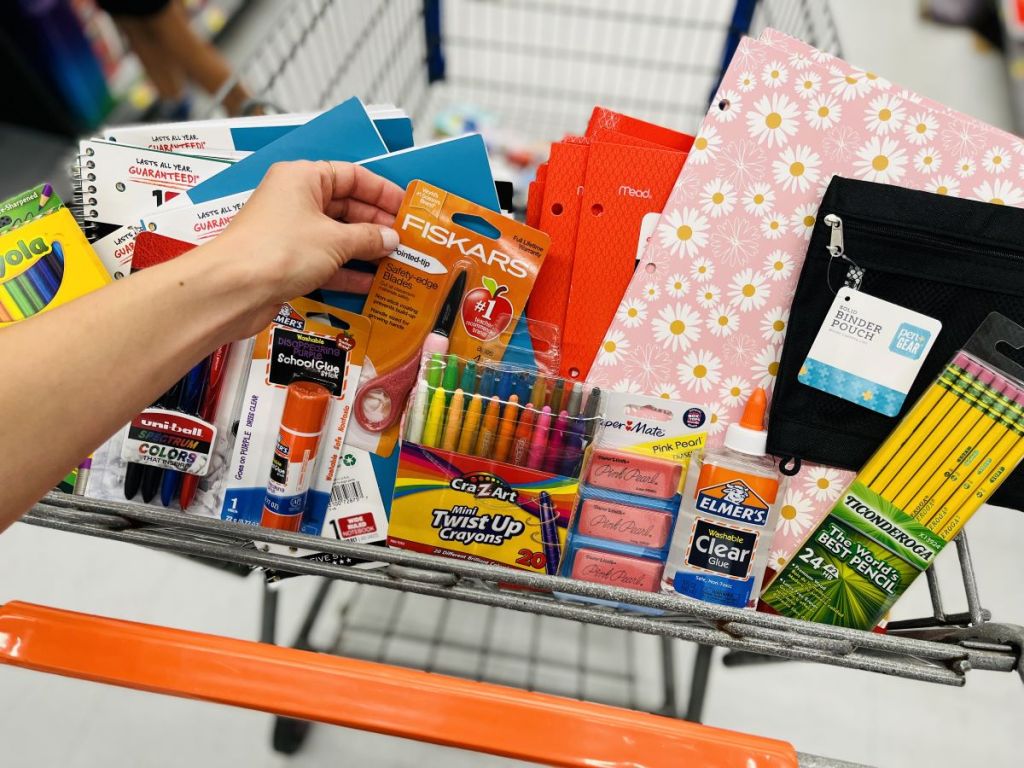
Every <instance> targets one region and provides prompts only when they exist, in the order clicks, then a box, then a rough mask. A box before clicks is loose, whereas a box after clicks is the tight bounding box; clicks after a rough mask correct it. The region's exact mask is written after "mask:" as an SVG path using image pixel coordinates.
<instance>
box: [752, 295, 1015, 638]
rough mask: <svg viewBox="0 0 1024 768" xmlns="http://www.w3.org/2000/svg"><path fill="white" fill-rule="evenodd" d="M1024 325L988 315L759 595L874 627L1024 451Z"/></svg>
mask: <svg viewBox="0 0 1024 768" xmlns="http://www.w3.org/2000/svg"><path fill="white" fill-rule="evenodd" d="M1003 345H1008V347H1007V348H1011V349H1014V350H1018V351H1019V350H1021V349H1022V348H1024V327H1021V326H1019V325H1017V324H1016V323H1014V322H1012V321H1011V320H1009V319H1008V318H1006V317H1004V316H1003V315H999V314H997V313H992V314H991V315H989V316H988V318H986V320H985V321H984V322H983V323H982V324H981V326H980V327H979V328H978V330H977V331H976V332H975V333H974V335H973V336H972V337H971V339H970V340H969V341H968V342H967V344H966V345H965V346H964V348H963V350H962V351H961V352H959V353H957V354H956V355H955V356H954V358H953V360H951V361H950V363H949V364H948V365H947V366H946V369H945V370H944V371H943V372H942V374H941V375H940V376H939V378H938V379H937V380H936V381H935V382H934V383H933V384H932V386H931V387H929V388H928V389H926V390H925V392H924V393H923V394H922V395H921V397H920V398H919V399H918V400H917V402H916V403H915V404H914V406H913V407H912V408H911V409H910V410H909V411H908V412H907V414H906V416H904V417H903V419H901V421H900V423H899V425H898V426H897V427H896V429H895V430H894V431H893V432H892V433H891V434H890V435H889V437H888V438H887V439H886V440H885V442H884V443H883V444H882V445H881V447H880V448H879V449H878V450H877V451H876V452H875V453H874V455H873V456H872V457H871V459H870V460H869V461H868V463H867V464H866V465H865V466H864V467H863V468H862V469H861V470H860V472H859V473H858V474H857V477H856V478H855V479H854V481H853V483H852V484H851V485H850V487H849V488H847V489H846V490H845V491H844V492H843V493H842V494H841V495H840V497H839V499H838V501H837V502H836V504H835V506H834V507H833V508H832V510H831V512H830V513H829V514H828V515H827V516H826V517H825V519H824V520H823V521H822V522H821V524H820V525H818V527H817V528H816V529H815V530H814V531H813V532H812V533H811V535H810V536H809V538H808V539H807V540H806V541H805V542H804V544H803V545H802V546H801V547H800V549H799V550H798V552H797V554H796V556H795V557H793V558H792V559H791V560H790V561H789V563H788V564H787V565H786V566H785V567H784V568H783V569H782V570H781V571H780V572H779V574H778V575H777V576H776V577H775V579H774V580H773V581H772V582H771V583H770V584H769V585H768V587H767V588H766V589H765V590H764V592H763V594H762V595H761V610H764V611H767V612H770V613H779V614H782V615H784V616H790V617H792V618H799V619H806V620H808V621H817V622H820V623H823V624H833V625H837V626H843V627H853V628H856V629H865V630H867V629H872V628H873V627H874V626H875V625H876V624H878V622H879V621H881V620H882V618H883V617H884V616H885V615H886V613H888V611H889V609H890V608H891V607H892V606H893V604H895V603H896V601H897V600H898V599H899V598H900V596H901V595H903V593H904V592H906V590H907V588H908V587H909V586H910V584H911V583H913V581H914V579H916V578H917V577H918V576H919V575H920V574H921V572H922V571H924V570H925V569H927V568H929V567H930V566H931V564H932V563H933V562H934V560H935V557H936V556H937V555H938V554H939V552H941V551H942V549H943V547H945V545H946V544H947V543H948V542H949V541H951V540H952V539H953V538H954V537H955V536H956V535H957V534H958V533H959V532H960V530H961V529H962V527H963V525H964V523H966V522H967V520H968V519H969V518H970V517H971V516H972V515H973V514H974V513H975V512H976V511H977V509H978V508H979V507H980V506H981V505H982V504H984V503H985V502H986V501H987V500H988V499H989V498H991V496H992V494H993V493H994V492H995V490H996V489H997V488H998V487H999V486H1000V485H1001V484H1002V483H1003V482H1004V481H1005V480H1006V478H1007V477H1008V476H1009V475H1010V473H1012V472H1013V471H1014V469H1015V468H1016V467H1017V465H1018V464H1019V463H1020V461H1021V459H1022V458H1024V367H1022V366H1021V365H1019V364H1017V363H1016V362H1014V360H1013V359H1011V358H1010V357H1009V356H1008V355H1007V354H1004V352H1003V351H1002V347H1003Z"/></svg>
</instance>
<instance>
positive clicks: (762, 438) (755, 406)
mask: <svg viewBox="0 0 1024 768" xmlns="http://www.w3.org/2000/svg"><path fill="white" fill-rule="evenodd" d="M767 409H768V394H767V393H766V392H765V391H764V389H762V388H761V387H758V388H757V389H755V390H754V391H753V393H751V395H750V398H749V399H748V400H747V405H746V407H745V408H744V409H743V416H742V417H740V420H739V421H738V422H736V423H735V424H730V425H729V429H727V430H726V432H725V447H726V448H729V449H731V450H733V451H739V452H740V453H746V454H748V455H750V456H766V455H767V453H768V451H767V445H768V431H767V430H766V429H765V427H764V414H765V411H766V410H767Z"/></svg>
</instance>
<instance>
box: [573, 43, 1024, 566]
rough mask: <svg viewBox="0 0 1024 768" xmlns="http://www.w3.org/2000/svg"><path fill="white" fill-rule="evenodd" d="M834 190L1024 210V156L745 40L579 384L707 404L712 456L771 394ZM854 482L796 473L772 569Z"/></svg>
mask: <svg viewBox="0 0 1024 768" xmlns="http://www.w3.org/2000/svg"><path fill="white" fill-rule="evenodd" d="M833 175H839V176H848V177H853V178H859V179H867V180H869V181H876V182H881V183H887V184H897V185H900V186H904V187H911V188H914V189H923V190H928V191H930V192H937V193H939V194H949V195H957V196H959V197H965V198H971V199H975V200H984V201H989V202H993V203H1003V204H1006V205H1014V206H1021V205H1022V204H1024V144H1022V143H1021V142H1020V140H1018V139H1017V138H1016V137H1014V136H1011V135H1010V134H1008V133H1005V132H1003V131H1000V130H998V129H996V128H993V127H991V126H988V125H985V124H984V123H981V122H979V121H977V120H975V119H973V118H971V117H967V116H966V115H963V114H960V113H958V112H954V111H953V110H950V109H948V108H947V107H944V106H942V105H941V104H937V103H935V102H933V101H930V100H928V99H924V98H922V97H920V96H918V95H917V94H914V93H911V92H909V91H907V90H905V89H902V88H900V87H899V86H897V85H894V84H892V83H891V82H889V81H888V80H885V79H884V78H882V77H879V76H877V75H875V74H874V73H871V72H866V71H864V70H861V69H857V68H856V67H853V66H851V65H849V64H847V63H846V62H845V61H842V60H841V59H837V58H835V57H834V56H831V55H830V54H827V53H823V52H821V51H818V50H816V49H814V48H812V47H811V46H809V45H807V44H806V43H803V42H801V41H799V40H794V39H793V38H790V37H787V36H786V35H783V34H781V33H780V32H777V31H775V30H773V29H768V30H765V32H764V33H763V34H762V35H761V37H760V38H759V39H757V40H754V39H751V38H746V39H744V40H743V41H742V42H741V43H740V45H739V48H738V49H737V51H736V55H735V56H734V57H733V60H732V63H731V64H730V65H729V68H728V71H727V72H726V74H725V77H724V78H723V80H722V84H721V86H720V87H719V90H718V93H717V94H716V96H715V98H714V100H713V101H712V104H711V108H710V109H709V110H708V114H707V116H706V117H705V118H704V121H703V123H702V125H701V129H700V132H699V134H698V136H697V139H696V141H695V142H694V145H693V148H692V149H691V151H690V155H689V157H688V158H687V160H686V164H685V165H684V166H683V170H682V172H681V173H680V175H679V178H678V179H677V180H676V184H675V187H674V188H673V190H672V194H671V195H670V197H669V201H668V204H667V205H666V207H665V210H664V211H663V212H662V214H661V217H660V219H659V220H658V223H657V226H656V230H655V235H654V236H653V237H651V238H650V241H649V244H648V247H647V250H646V251H645V253H644V257H643V258H642V259H641V260H640V263H639V266H638V267H637V270H636V273H635V274H634V276H633V280H632V282H631V283H630V286H629V288H628V289H627V291H626V294H625V296H624V297H623V299H622V303H621V305H620V306H619V309H618V312H617V313H616V317H615V320H614V322H613V323H612V325H611V327H610V328H609V329H608V333H607V335H606V336H605V339H604V343H603V344H602V346H601V349H600V351H599V352H598V357H597V359H596V361H595V363H594V366H593V368H592V369H591V372H590V376H589V381H590V382H591V383H593V384H597V385H599V386H602V387H607V388H610V389H616V390H625V391H629V392H638V393H639V392H642V393H649V394H657V395H662V396H664V397H670V398H679V399H682V400H687V401H698V402H703V403H706V407H707V409H708V410H709V412H710V413H711V414H712V424H711V428H710V435H711V437H710V439H709V444H710V445H711V446H717V445H720V444H721V440H722V438H723V436H724V428H725V425H726V424H728V423H729V422H730V421H732V420H733V419H735V418H738V417H739V415H740V413H741V411H742V407H743V404H744V402H745V401H746V399H747V396H748V395H749V394H750V392H751V390H752V389H753V388H754V387H757V386H764V387H766V388H769V389H770V388H771V387H772V385H773V384H774V381H775V374H776V370H777V368H778V360H779V354H780V352H781V349H782V340H783V338H784V337H785V334H786V325H787V323H788V321H789V307H790V303H791V301H792V296H793V292H794V290H795V288H796V281H797V277H798V276H799V273H800V267H801V264H802V263H803V259H804V254H805V253H806V249H807V241H808V239H809V238H810V233H811V228H812V227H813V226H814V222H815V216H816V214H817V211H818V204H819V203H820V201H821V198H822V195H823V194H824V192H825V188H826V187H827V186H828V182H829V180H830V179H831V178H832V176H833ZM852 477H853V473H851V472H845V471H840V470H837V469H832V468H829V467H822V466H815V465H809V464H805V465H804V467H803V469H802V470H801V472H800V474H799V475H798V476H796V477H794V478H793V479H792V480H791V481H790V483H789V487H788V491H787V493H786V496H785V498H784V500H783V506H782V514H781V516H780V519H779V528H778V531H777V533H776V537H775V541H774V546H773V553H772V561H771V565H772V567H773V568H778V567H780V566H781V565H783V564H785V562H786V561H787V560H788V559H789V558H790V557H792V555H793V554H794V552H795V551H796V549H797V548H798V547H799V546H800V544H801V543H802V542H803V540H804V538H806V536H807V534H808V532H809V531H810V530H811V529H812V528H813V527H814V526H815V525H816V524H817V523H818V522H819V521H820V520H821V519H822V518H823V517H824V515H825V514H826V513H827V512H828V510H829V509H830V508H831V506H832V504H833V502H834V501H835V499H836V497H837V496H838V495H839V493H840V492H841V491H842V490H843V488H844V487H845V486H846V484H847V483H848V482H849V481H850V480H851V479H852Z"/></svg>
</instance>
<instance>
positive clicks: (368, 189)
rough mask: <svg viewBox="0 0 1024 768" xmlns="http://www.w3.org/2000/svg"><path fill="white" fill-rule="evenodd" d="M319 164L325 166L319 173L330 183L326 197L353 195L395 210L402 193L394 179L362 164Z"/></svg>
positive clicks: (350, 196) (342, 197)
mask: <svg viewBox="0 0 1024 768" xmlns="http://www.w3.org/2000/svg"><path fill="white" fill-rule="evenodd" d="M318 165H321V166H324V170H323V171H322V173H323V175H324V177H325V178H327V179H328V180H329V182H330V183H331V184H332V186H333V188H332V190H331V196H330V198H329V199H332V200H343V199H345V198H352V199H354V200H358V201H360V202H363V203H366V204H368V205H371V206H373V207H375V208H379V209H380V210H382V211H384V212H386V213H390V214H392V215H394V214H396V213H398V207H399V206H400V205H401V204H402V197H403V196H404V194H405V193H404V192H403V191H402V188H401V187H399V186H398V185H397V184H395V183H394V182H392V181H388V180H387V179H385V178H384V177H382V176H378V175H377V174H375V173H373V172H371V171H368V170H367V169H366V168H363V167H362V166H361V165H353V164H352V163H339V162H325V163H318ZM332 170H333V174H332V173H331V171H332Z"/></svg>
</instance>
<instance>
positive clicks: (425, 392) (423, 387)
mask: <svg viewBox="0 0 1024 768" xmlns="http://www.w3.org/2000/svg"><path fill="white" fill-rule="evenodd" d="M435 389H436V387H435ZM429 407H430V385H429V384H428V383H427V380H426V379H420V380H419V381H417V382H416V394H415V395H413V401H412V411H411V412H410V413H409V426H408V427H406V430H405V439H406V440H408V441H409V442H410V443H419V442H422V440H423V427H424V426H426V423H427V408H429Z"/></svg>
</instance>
